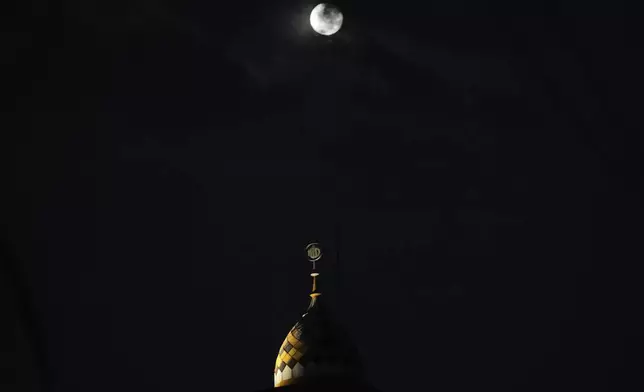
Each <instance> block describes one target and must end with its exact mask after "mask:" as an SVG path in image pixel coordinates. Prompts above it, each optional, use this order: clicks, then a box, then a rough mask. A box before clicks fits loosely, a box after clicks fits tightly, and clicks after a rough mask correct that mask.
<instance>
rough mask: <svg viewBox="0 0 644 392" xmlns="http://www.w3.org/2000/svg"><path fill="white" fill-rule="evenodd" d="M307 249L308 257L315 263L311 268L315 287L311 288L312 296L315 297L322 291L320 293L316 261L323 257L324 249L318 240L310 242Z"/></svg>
mask: <svg viewBox="0 0 644 392" xmlns="http://www.w3.org/2000/svg"><path fill="white" fill-rule="evenodd" d="M305 250H306V257H307V258H308V259H309V261H310V262H311V263H313V269H312V270H311V277H313V289H312V290H311V294H310V296H311V298H315V297H317V296H319V295H321V294H322V293H320V292H319V291H318V290H317V277H318V276H319V275H320V274H319V273H318V271H317V269H316V268H315V262H316V261H319V260H320V259H321V258H322V249H321V248H320V244H319V243H317V242H312V243H310V244H308V245H307V246H306V248H305Z"/></svg>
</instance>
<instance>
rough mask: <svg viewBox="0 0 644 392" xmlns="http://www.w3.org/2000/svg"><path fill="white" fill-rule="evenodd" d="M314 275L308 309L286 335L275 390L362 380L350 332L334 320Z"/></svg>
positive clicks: (275, 375) (360, 365) (358, 360)
mask: <svg viewBox="0 0 644 392" xmlns="http://www.w3.org/2000/svg"><path fill="white" fill-rule="evenodd" d="M314 268H315V266H314ZM311 276H312V277H313V290H312V292H311V294H310V297H311V302H310V304H309V307H308V309H307V311H306V313H305V314H304V315H303V316H302V317H301V318H300V320H299V321H298V322H297V323H296V324H295V326H293V328H291V330H290V331H289V332H288V334H287V335H286V338H285V339H284V342H283V343H282V346H281V347H280V349H279V352H278V355H277V358H276V360H275V369H274V372H273V376H274V385H275V387H281V386H285V385H291V384H307V383H310V382H315V383H320V382H324V381H333V380H343V381H349V382H354V381H355V382H359V381H360V380H361V379H362V364H361V362H360V359H359V355H358V351H357V349H356V347H355V346H354V345H353V344H352V342H351V340H350V339H349V337H348V335H347V333H346V332H345V331H344V330H343V329H342V328H341V327H340V326H339V325H337V324H336V323H334V322H333V321H332V320H331V318H330V315H329V313H328V311H327V310H326V308H325V307H324V304H323V303H322V302H321V300H320V299H321V295H322V293H321V292H319V291H318V290H317V282H316V278H317V276H318V273H317V272H316V270H315V269H314V270H313V273H312V274H311Z"/></svg>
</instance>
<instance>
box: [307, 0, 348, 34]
mask: <svg viewBox="0 0 644 392" xmlns="http://www.w3.org/2000/svg"><path fill="white" fill-rule="evenodd" d="M343 20H344V17H343V16H342V12H340V9H339V8H338V7H336V6H335V5H333V4H327V3H321V4H318V5H316V6H315V8H313V11H311V27H313V30H315V31H316V32H317V33H320V34H322V35H332V34H335V33H337V32H338V30H340V27H342V21H343Z"/></svg>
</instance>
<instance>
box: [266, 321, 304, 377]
mask: <svg viewBox="0 0 644 392" xmlns="http://www.w3.org/2000/svg"><path fill="white" fill-rule="evenodd" d="M301 336H302V324H301V323H297V324H296V325H295V326H294V327H293V328H292V329H291V330H290V331H289V333H288V335H286V339H284V342H283V343H282V347H281V348H280V351H279V353H278V354H277V359H276V360H275V371H274V378H275V380H274V381H275V382H274V384H275V386H276V387H280V386H284V385H289V384H292V383H293V382H295V380H296V379H298V378H301V377H303V376H304V370H305V368H304V366H305V364H306V360H305V359H304V354H306V352H307V351H308V347H307V346H306V345H305V344H304V342H302V341H301V340H300V338H301Z"/></svg>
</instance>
